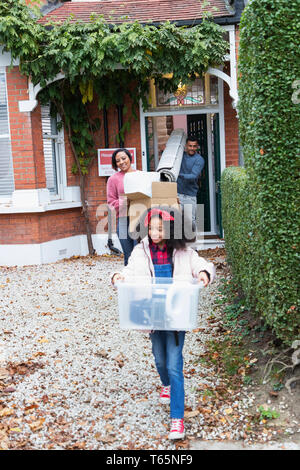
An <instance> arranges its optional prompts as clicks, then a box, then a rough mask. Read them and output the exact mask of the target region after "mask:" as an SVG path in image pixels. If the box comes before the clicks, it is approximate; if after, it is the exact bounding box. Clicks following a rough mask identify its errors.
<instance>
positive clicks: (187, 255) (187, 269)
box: [114, 236, 216, 283]
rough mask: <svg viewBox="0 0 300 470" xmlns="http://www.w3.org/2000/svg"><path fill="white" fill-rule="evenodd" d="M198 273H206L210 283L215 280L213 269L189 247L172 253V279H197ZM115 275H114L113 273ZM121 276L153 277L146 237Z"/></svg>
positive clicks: (136, 247)
mask: <svg viewBox="0 0 300 470" xmlns="http://www.w3.org/2000/svg"><path fill="white" fill-rule="evenodd" d="M200 271H207V272H208V273H209V275H210V283H211V282H213V280H214V278H215V273H216V271H215V267H214V265H213V263H209V262H208V261H206V260H205V259H204V258H201V257H200V256H199V255H198V253H197V252H196V251H195V250H193V249H192V248H190V247H187V248H184V249H180V250H176V249H174V251H173V278H174V279H176V278H181V279H182V278H192V277H194V278H197V277H198V274H199V272H200ZM114 274H116V273H114ZM121 274H122V275H123V276H124V277H125V280H126V278H137V277H144V278H147V277H149V278H151V277H154V276H155V274H154V266H153V263H152V259H151V254H150V249H149V240H148V236H147V237H145V238H144V239H143V240H142V241H141V242H140V243H139V244H138V245H136V246H135V247H134V249H133V251H132V253H131V255H130V257H129V260H128V264H127V266H125V267H124V268H123V270H122V272H121Z"/></svg>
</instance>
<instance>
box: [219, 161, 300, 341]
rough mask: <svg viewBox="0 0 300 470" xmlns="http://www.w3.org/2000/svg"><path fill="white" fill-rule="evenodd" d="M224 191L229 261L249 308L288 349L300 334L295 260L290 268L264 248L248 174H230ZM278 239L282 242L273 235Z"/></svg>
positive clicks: (229, 170) (239, 171) (232, 169)
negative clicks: (287, 345) (288, 345)
mask: <svg viewBox="0 0 300 470" xmlns="http://www.w3.org/2000/svg"><path fill="white" fill-rule="evenodd" d="M221 189H222V218H223V228H224V234H225V243H226V252H227V259H228V262H229V264H230V265H231V268H232V273H233V276H234V279H235V281H236V282H237V283H238V285H239V286H240V288H241V289H242V291H243V294H244V296H245V300H246V306H247V308H250V309H252V311H254V312H256V314H257V315H258V316H260V317H261V318H262V319H263V320H264V321H265V322H266V324H268V325H269V327H270V328H271V329H272V330H273V332H274V334H275V335H276V336H277V337H278V338H280V339H281V340H282V341H283V342H284V343H287V344H290V343H291V342H292V341H293V340H294V339H295V338H296V337H298V336H299V333H300V316H299V309H298V307H299V304H297V302H299V296H298V295H297V276H296V274H295V265H294V263H295V262H297V260H296V256H295V259H294V260H292V262H291V264H290V263H289V260H288V258H287V257H286V256H282V255H281V253H280V252H279V251H277V250H274V251H273V252H272V251H271V250H270V249H269V248H268V246H266V243H264V239H263V234H264V230H263V227H262V224H263V219H262V218H261V217H260V208H259V206H258V205H257V199H256V198H255V197H254V195H253V187H252V184H251V181H250V178H249V175H248V172H247V170H246V169H245V168H240V167H229V168H227V169H226V170H225V171H224V172H223V174H222V179H221ZM276 236H278V239H280V235H278V234H277V233H276V230H274V233H273V237H275V238H276ZM291 242H292V240H291ZM278 243H279V242H278Z"/></svg>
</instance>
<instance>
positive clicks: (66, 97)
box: [0, 0, 228, 252]
mask: <svg viewBox="0 0 300 470" xmlns="http://www.w3.org/2000/svg"><path fill="white" fill-rule="evenodd" d="M36 13H37V10H36V9H35V10H32V9H30V8H29V7H28V6H27V5H26V3H25V0H2V1H1V3H0V46H1V45H2V46H3V48H4V50H6V51H9V52H10V53H11V57H12V60H13V59H18V60H19V64H20V65H19V67H20V71H21V73H22V74H24V75H26V76H27V77H29V78H30V79H31V81H32V83H33V84H34V85H36V84H38V83H40V85H41V86H42V87H44V90H43V91H42V92H41V93H40V94H39V99H40V100H41V101H48V102H50V103H51V105H52V110H53V111H58V112H59V114H60V115H61V117H62V121H63V124H64V125H65V128H66V130H67V132H68V135H69V138H70V143H71V146H72V149H73V153H74V158H75V166H74V168H73V169H74V171H77V172H79V175H80V179H81V183H80V184H81V186H84V184H85V177H86V175H87V174H88V170H89V167H90V166H91V164H92V162H93V161H94V159H95V156H96V150H95V148H96V147H95V144H94V133H95V132H96V130H97V128H99V125H100V123H99V122H95V121H93V120H92V119H91V117H90V115H89V104H90V103H91V102H92V101H94V100H97V105H98V108H99V110H101V109H103V108H104V107H106V108H107V109H108V108H109V107H110V106H112V105H122V104H123V103H124V102H125V96H126V95H129V96H130V101H131V103H132V109H131V110H130V112H128V113H127V114H128V115H131V116H137V106H138V104H139V102H140V100H141V101H142V103H143V106H144V108H145V107H146V106H147V91H148V83H149V79H154V81H155V83H156V84H157V85H158V86H159V88H160V89H163V90H165V91H167V90H168V91H175V90H176V88H177V86H178V83H179V82H183V83H189V82H190V81H192V80H194V79H195V77H196V73H197V74H200V75H201V74H203V73H205V72H206V70H207V68H208V67H209V66H218V65H220V64H222V62H223V60H224V55H225V53H226V51H227V48H228V43H227V42H226V41H225V40H224V38H223V34H224V32H223V30H222V28H221V27H220V26H219V25H217V24H215V23H214V22H213V21H212V19H211V18H209V17H208V15H207V17H206V18H204V19H203V21H202V23H201V24H199V25H196V26H193V27H182V26H181V27H178V26H176V25H175V24H171V23H170V22H166V23H162V24H161V25H159V26H153V25H151V24H144V25H142V24H140V23H138V22H133V23H129V22H126V21H125V22H123V23H122V24H118V25H116V24H109V23H108V22H107V21H105V20H104V18H103V17H101V16H96V15H93V14H92V15H91V17H90V21H89V22H88V23H84V22H81V21H74V19H73V18H72V17H70V18H69V19H67V20H66V21H64V22H55V21H52V22H49V23H45V22H44V21H43V19H42V18H38V17H37V15H36ZM58 74H63V76H64V78H63V79H62V80H60V81H57V82H52V81H53V80H54V79H55V77H56V76H57V75H58ZM166 74H168V78H166ZM170 74H171V77H170ZM51 82H52V83H51ZM129 126H130V123H129V120H128V119H126V120H125V122H124V124H123V127H122V129H121V131H120V135H119V138H121V140H124V139H123V138H122V137H124V133H125V132H126V130H128V129H129ZM81 192H82V198H84V187H82V191H81ZM82 202H83V212H84V213H85V215H86V217H87V219H86V222H87V227H88V215H87V212H88V211H87V207H86V205H85V200H82ZM90 245H91V242H90ZM90 245H89V246H90ZM91 251H92V248H90V252H91Z"/></svg>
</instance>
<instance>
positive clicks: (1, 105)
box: [0, 72, 15, 196]
mask: <svg viewBox="0 0 300 470" xmlns="http://www.w3.org/2000/svg"><path fill="white" fill-rule="evenodd" d="M14 189H15V188H14V173H13V166H12V153H11V143H10V136H9V126H8V109H7V96H6V79H5V73H3V72H1V73H0V196H9V195H10V194H12V192H13V191H14Z"/></svg>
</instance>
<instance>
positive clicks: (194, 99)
mask: <svg viewBox="0 0 300 470" xmlns="http://www.w3.org/2000/svg"><path fill="white" fill-rule="evenodd" d="M156 97H157V103H156V105H157V107H171V106H172V107H174V106H175V107H177V106H184V107H186V106H200V105H204V104H205V94H204V80H203V79H202V78H196V80H195V81H194V82H193V83H192V84H191V85H185V84H182V83H180V84H179V85H178V89H177V90H176V91H175V93H164V92H163V91H162V90H160V89H159V88H158V87H156Z"/></svg>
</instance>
